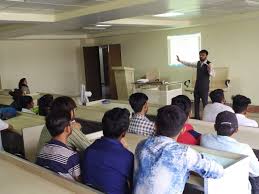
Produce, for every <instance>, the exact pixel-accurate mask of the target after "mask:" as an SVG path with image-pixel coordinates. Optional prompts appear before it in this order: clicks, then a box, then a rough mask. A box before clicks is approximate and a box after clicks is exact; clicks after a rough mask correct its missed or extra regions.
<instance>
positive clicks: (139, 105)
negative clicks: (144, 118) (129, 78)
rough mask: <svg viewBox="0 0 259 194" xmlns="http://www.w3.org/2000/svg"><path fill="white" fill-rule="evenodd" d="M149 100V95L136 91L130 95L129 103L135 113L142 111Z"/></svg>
mask: <svg viewBox="0 0 259 194" xmlns="http://www.w3.org/2000/svg"><path fill="white" fill-rule="evenodd" d="M147 101H148V97H147V95H146V94H143V93H140V92H138V93H134V94H132V95H131V96H130V97H129V104H130V106H131V108H132V109H133V111H134V112H135V113H138V112H141V111H142V109H143V106H144V105H145V103H146V102H147Z"/></svg>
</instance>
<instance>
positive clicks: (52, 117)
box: [46, 112, 72, 137]
mask: <svg viewBox="0 0 259 194" xmlns="http://www.w3.org/2000/svg"><path fill="white" fill-rule="evenodd" d="M70 124H71V115H70V114H69V113H68V112H50V113H49V114H48V116H47V117H46V127H47V129H48V131H49V133H50V135H51V136H52V137H57V136H60V135H65V137H68V136H69V135H70V134H71V133H72V128H71V126H70Z"/></svg>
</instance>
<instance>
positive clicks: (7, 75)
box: [0, 40, 85, 95]
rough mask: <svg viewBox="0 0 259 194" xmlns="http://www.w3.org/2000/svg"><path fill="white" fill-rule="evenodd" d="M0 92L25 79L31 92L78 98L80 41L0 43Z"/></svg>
mask: <svg viewBox="0 0 259 194" xmlns="http://www.w3.org/2000/svg"><path fill="white" fill-rule="evenodd" d="M0 76H1V81H2V88H10V89H13V88H15V87H17V84H18V81H19V79H20V78H22V77H26V78H27V79H28V82H29V86H30V88H31V91H32V92H47V93H57V94H64V95H77V94H79V91H80V90H79V88H80V83H82V82H84V80H85V79H84V69H83V57H82V49H81V47H80V40H6V41H0Z"/></svg>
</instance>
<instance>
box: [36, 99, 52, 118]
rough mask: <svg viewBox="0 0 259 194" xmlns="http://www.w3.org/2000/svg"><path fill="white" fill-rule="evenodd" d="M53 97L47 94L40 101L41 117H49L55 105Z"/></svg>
mask: <svg viewBox="0 0 259 194" xmlns="http://www.w3.org/2000/svg"><path fill="white" fill-rule="evenodd" d="M53 100H54V98H53V96H52V95H51V94H46V95H44V96H42V97H41V98H39V99H38V106H39V115H40V116H47V115H48V113H49V112H50V107H51V105H52V103H53Z"/></svg>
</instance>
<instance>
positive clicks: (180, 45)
mask: <svg viewBox="0 0 259 194" xmlns="http://www.w3.org/2000/svg"><path fill="white" fill-rule="evenodd" d="M167 40H168V60H169V61H168V62H169V66H182V64H179V62H178V61H177V59H176V55H178V56H179V57H180V59H182V60H185V61H188V62H193V61H198V60H199V55H198V54H199V51H200V48H201V34H200V33H198V34H189V35H180V36H168V37H167Z"/></svg>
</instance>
